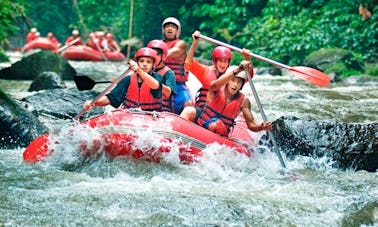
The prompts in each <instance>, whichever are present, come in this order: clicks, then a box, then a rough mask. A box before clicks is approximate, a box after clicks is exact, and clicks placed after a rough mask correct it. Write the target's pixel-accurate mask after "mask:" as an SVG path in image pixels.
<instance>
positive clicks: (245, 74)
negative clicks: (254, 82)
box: [226, 65, 247, 82]
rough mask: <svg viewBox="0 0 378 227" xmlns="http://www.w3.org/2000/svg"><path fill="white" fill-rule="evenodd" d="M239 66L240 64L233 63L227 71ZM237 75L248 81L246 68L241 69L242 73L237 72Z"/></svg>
mask: <svg viewBox="0 0 378 227" xmlns="http://www.w3.org/2000/svg"><path fill="white" fill-rule="evenodd" d="M237 68H239V66H237V65H231V66H230V67H228V69H227V71H226V72H233V71H234V70H235V69H237ZM235 76H236V77H240V78H242V79H244V82H246V81H247V73H246V72H245V70H242V71H240V73H238V74H236V75H235Z"/></svg>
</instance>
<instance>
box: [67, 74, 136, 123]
mask: <svg viewBox="0 0 378 227" xmlns="http://www.w3.org/2000/svg"><path fill="white" fill-rule="evenodd" d="M130 71H131V69H127V70H126V71H125V72H124V73H122V75H121V76H120V77H118V78H117V79H116V80H114V81H113V82H112V84H110V85H109V86H108V87H107V88H106V89H105V90H104V91H103V92H102V93H101V94H99V95H98V96H97V97H96V98H95V99H94V100H93V101H92V103H95V102H97V101H98V100H100V98H102V97H103V96H105V95H106V94H108V93H109V92H110V91H111V90H112V89H113V88H114V87H115V86H117V84H118V83H119V82H120V81H121V80H122V79H123V78H125V77H126V76H127V75H128V73H129V72H130ZM87 111H88V110H86V109H84V108H83V110H82V111H81V112H80V113H78V114H77V115H76V116H75V117H74V118H73V119H74V120H79V119H80V117H81V116H83V114H85V112H87Z"/></svg>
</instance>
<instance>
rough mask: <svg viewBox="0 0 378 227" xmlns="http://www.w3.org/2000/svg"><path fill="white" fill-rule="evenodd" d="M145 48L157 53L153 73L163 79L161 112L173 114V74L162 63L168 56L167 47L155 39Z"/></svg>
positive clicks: (175, 91)
mask: <svg viewBox="0 0 378 227" xmlns="http://www.w3.org/2000/svg"><path fill="white" fill-rule="evenodd" d="M147 47H149V48H152V49H154V50H156V51H157V57H158V60H157V61H158V63H157V66H156V69H155V71H156V72H157V73H159V74H160V75H161V76H162V77H163V88H162V93H163V97H162V99H163V100H162V101H163V103H162V105H163V106H162V108H163V111H168V112H172V113H174V110H173V96H174V95H175V94H176V93H177V90H176V79H175V73H174V72H173V71H172V70H171V69H170V68H169V67H168V66H166V65H165V63H164V61H165V60H166V59H167V55H168V46H167V44H165V42H163V41H161V40H157V39H155V40H151V41H150V42H149V43H148V44H147Z"/></svg>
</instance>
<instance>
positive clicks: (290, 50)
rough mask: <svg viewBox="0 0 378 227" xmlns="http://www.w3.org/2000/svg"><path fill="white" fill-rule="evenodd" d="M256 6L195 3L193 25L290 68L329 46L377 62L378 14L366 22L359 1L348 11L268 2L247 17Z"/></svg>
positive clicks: (331, 4)
mask: <svg viewBox="0 0 378 227" xmlns="http://www.w3.org/2000/svg"><path fill="white" fill-rule="evenodd" d="M191 2H197V1H194V0H193V1H191ZM252 2H254V3H257V2H258V1H249V2H248V3H246V1H237V2H236V3H235V4H233V3H231V1H226V2H225V6H224V7H223V6H221V4H218V2H217V1H215V2H213V3H207V4H203V3H193V10H192V11H191V12H190V13H191V14H192V15H193V17H195V19H194V18H192V20H193V21H197V20H200V21H202V22H201V23H200V25H199V29H200V30H201V32H202V33H204V34H208V35H211V36H214V37H216V38H222V39H225V40H226V41H227V42H229V43H233V44H234V45H235V46H239V47H245V48H248V49H250V50H251V51H252V52H254V53H256V54H259V55H261V56H264V57H267V58H270V59H274V60H276V61H279V62H282V63H286V64H290V65H300V64H302V63H303V60H304V59H305V57H306V56H308V55H309V54H310V53H312V52H314V51H316V50H319V49H320V48H325V47H337V48H342V49H346V50H350V51H352V52H355V53H359V54H360V55H361V56H363V59H364V60H373V61H376V60H377V58H378V56H377V53H378V43H377V42H378V41H377V37H378V22H377V13H374V14H373V15H372V17H371V18H370V19H369V20H367V21H364V20H362V18H361V16H360V15H359V14H358V6H359V3H360V2H359V1H357V0H351V1H348V2H343V3H342V5H343V7H340V1H339V0H330V1H326V0H295V1H293V0H280V1H276V0H269V1H268V3H267V5H266V6H265V5H262V4H261V3H260V5H262V6H265V7H264V8H263V9H262V10H261V8H260V10H261V11H260V12H257V13H256V14H254V15H248V16H247V15H246V14H245V11H244V10H243V9H245V8H246V6H245V5H246V4H248V5H251V4H253V3H252ZM243 3H246V4H244V5H243ZM218 8H219V9H218ZM376 8H377V7H376ZM187 13H188V14H189V12H187ZM185 15H186V14H184V15H183V17H184V16H185ZM256 63H257V64H259V63H260V62H256V61H255V64H256Z"/></svg>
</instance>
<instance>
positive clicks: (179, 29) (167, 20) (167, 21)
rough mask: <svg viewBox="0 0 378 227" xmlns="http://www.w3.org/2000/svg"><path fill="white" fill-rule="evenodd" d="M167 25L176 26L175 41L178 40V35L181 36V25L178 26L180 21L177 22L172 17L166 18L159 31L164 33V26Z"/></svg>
mask: <svg viewBox="0 0 378 227" xmlns="http://www.w3.org/2000/svg"><path fill="white" fill-rule="evenodd" d="M168 23H172V24H174V25H176V26H177V33H176V39H178V38H179V37H180V34H181V24H180V21H179V20H177V19H176V18H174V17H167V18H166V19H165V20H164V21H163V23H162V24H161V29H162V32H164V25H165V24H168Z"/></svg>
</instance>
